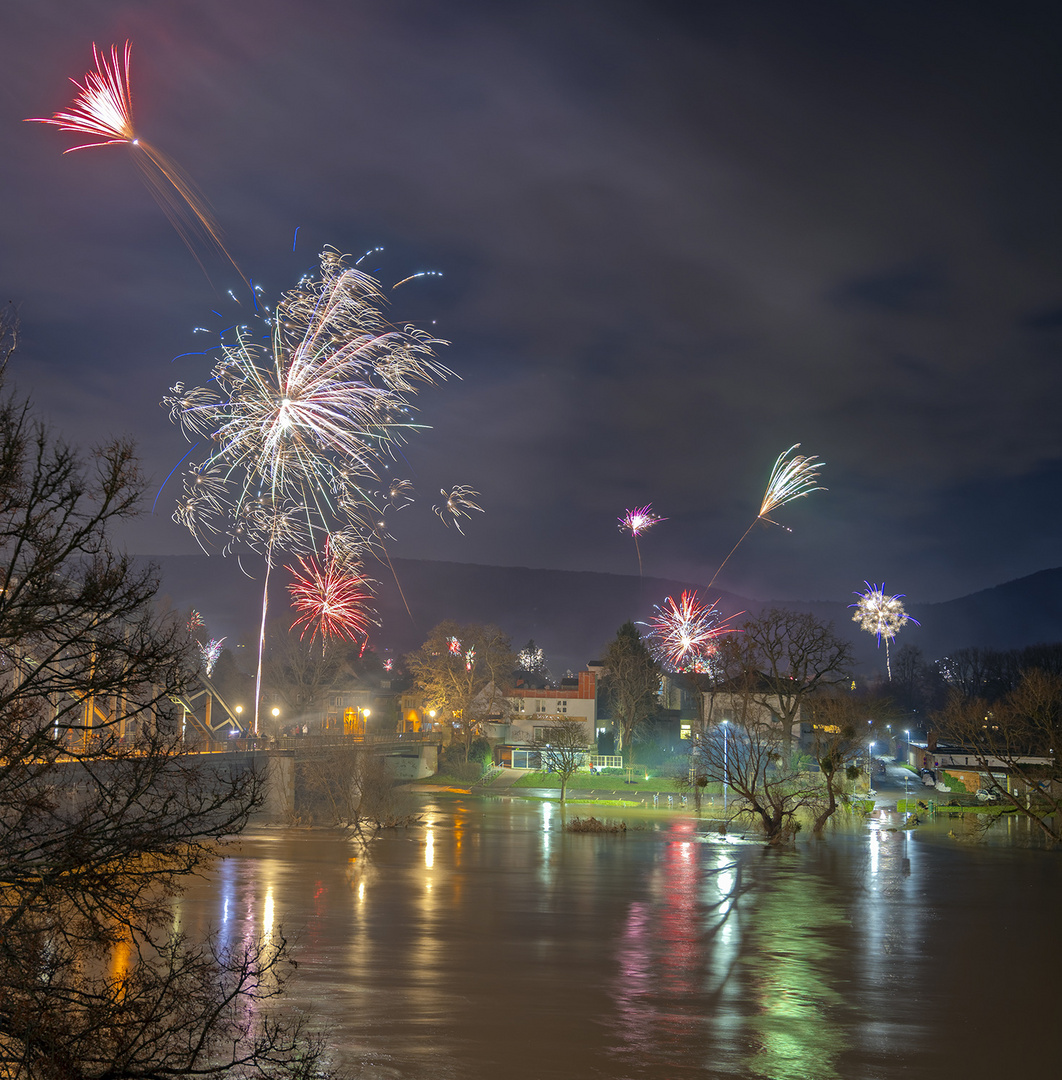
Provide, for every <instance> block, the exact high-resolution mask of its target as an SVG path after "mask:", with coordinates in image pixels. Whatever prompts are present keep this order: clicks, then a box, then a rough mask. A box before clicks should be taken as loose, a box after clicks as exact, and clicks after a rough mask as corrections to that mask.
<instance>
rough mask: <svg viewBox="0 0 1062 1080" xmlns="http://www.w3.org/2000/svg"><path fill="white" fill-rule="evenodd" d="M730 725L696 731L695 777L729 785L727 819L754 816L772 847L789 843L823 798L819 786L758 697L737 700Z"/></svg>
mask: <svg viewBox="0 0 1062 1080" xmlns="http://www.w3.org/2000/svg"><path fill="white" fill-rule="evenodd" d="M732 712H733V713H734V715H733V716H732V717H731V718H729V719H728V720H727V721H726V723H725V724H723V723H720V724H714V725H712V726H711V727H709V728H707V729H705V730H704V731H701V732H696V733H695V734H694V736H693V738H692V740H691V746H690V774H691V775H692V776H693V777H694V778H695V781H696V780H697V779H703V782H704V783H718V784H721V785H725V787H726V792H727V796H728V816H729V817H730V818H731V819H733V818H735V817H738V816H740V815H747V816H749V817H751V818H752V819H753V820H754V821H755V822H756V823H757V824H758V825H759V827H760V829H761V830H762V832H763V835H764V838H765V839H766V840H767V843H769V844H771V845H777V844H784V843H788V842H789V841H790V840H792V839H793V838H794V837H795V836H796V833H797V831H798V830H799V828H800V823H799V820H798V818H799V816H800V814H801V813H802V812H803V811H804V810H805V809H806V808H808V807H810V806H812V805H813V804H814V803H815V802H816V800H817V799H818V797H819V790H820V789H819V785H818V784H817V783H816V782H815V781H813V780H812V779H811V777H810V776H809V775H808V774H807V773H806V772H802V771H800V770H798V769H797V768H795V767H794V766H793V764H792V760H793V759H792V755H790V754H787V753H786V752H785V749H784V747H783V741H784V739H785V737H784V736H783V734H782V733H781V732H780V731H779V729H778V725H777V724H775V723H773V722H772V721H771V719H770V717H769V714H767V715H766V716H765V714H764V713H763V711H762V710H761V709H760V708H759V707H758V705H757V703H756V701H755V699H754V697H753V696H752V695H751V694H749V695H747V696H744V697H740V696H739V697H736V698H735V699H734V704H733V707H732Z"/></svg>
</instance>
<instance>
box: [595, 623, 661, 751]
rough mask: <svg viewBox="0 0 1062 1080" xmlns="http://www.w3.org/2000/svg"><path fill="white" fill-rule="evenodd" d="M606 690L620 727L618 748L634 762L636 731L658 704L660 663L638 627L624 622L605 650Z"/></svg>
mask: <svg viewBox="0 0 1062 1080" xmlns="http://www.w3.org/2000/svg"><path fill="white" fill-rule="evenodd" d="M604 665H605V692H606V694H607V695H608V698H609V701H610V703H611V705H612V709H613V712H614V714H615V720H616V722H617V724H618V727H619V735H620V738H619V749H620V751H621V752H622V753H624V754H626V756H627V764H628V765H630V764H633V762H634V734H635V731H636V730H637V728H638V726H639V725H640V724H641V723H643V722H644V721H645V720H647V719H648V718H649V717H650V716H651V715H652V714H653V711H654V709H655V708H656V694H657V691H658V690H659V688H660V675H661V669H660V665H659V664H658V663H657V662H656V660H654V659H653V655H652V653H651V652H650V651H649V649H648V648H647V647H646V645H645V642H644V641H642V636H641V634H639V633H638V627H636V626H635V625H634V623H633V622H629V621H628V622H625V623H624V624H623V625H622V626H621V627H620V628H619V631H618V632H617V634H616V636H615V638H613V640H612V641H611V642H609V645H608V648H607V649H606V650H605V656H604Z"/></svg>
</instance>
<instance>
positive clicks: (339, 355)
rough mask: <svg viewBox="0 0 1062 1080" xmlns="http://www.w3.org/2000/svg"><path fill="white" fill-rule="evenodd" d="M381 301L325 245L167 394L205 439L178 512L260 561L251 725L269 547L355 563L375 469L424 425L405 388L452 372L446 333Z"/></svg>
mask: <svg viewBox="0 0 1062 1080" xmlns="http://www.w3.org/2000/svg"><path fill="white" fill-rule="evenodd" d="M384 303H385V300H384V296H383V293H382V291H381V289H380V287H379V285H378V283H377V282H376V281H375V279H374V278H372V277H370V276H369V275H368V274H365V273H363V272H361V271H360V270H357V269H354V268H351V267H348V266H347V265H346V263H345V262H344V258H343V256H342V255H340V254H339V253H338V252H337V251H335V250H334V249H332V248H327V249H326V250H325V251H324V252H323V253H322V255H321V264H320V274H319V275H318V276H316V277H312V276H309V275H307V276H306V277H304V278H303V279H302V280H301V281H300V282H299V283H298V285H297V286H296V287H295V288H293V289H291V290H289V291H288V292H286V293H285V294H284V295H283V296H282V297H281V300H280V302H279V303H278V304H277V307H276V311H275V312H271V311H270V310H269V309H268V308H266V307H263V308H262V309H261V310H260V311H259V314H258V318H259V320H260V323H261V324H262V325H261V327H260V328H259V329H257V330H252V329H251V328H250V327H249V326H237V327H234V328H232V329H231V330H230V331H229V332H228V336H227V337H224V338H223V339H222V343H221V347H220V351H219V354H218V357H217V362H216V363H215V366H214V370H213V373H212V375H213V384H212V385H211V386H210V387H205V388H194V389H192V390H188V389H186V388H185V387H184V385H183V384H182V383H179V384H177V385H176V386H174V387H173V389H172V390H171V392H170V395H169V396H167V397H166V398H164V399H163V402H162V404H163V407H165V408H167V409H169V411H170V415H171V418H172V419H174V421H175V422H177V423H179V424H180V425H181V428H182V430H183V431H184V432H185V434H186V437H189V438H191V437H192V435H194V434H198V435H200V436H202V437H203V438H204V441H205V445H207V446H209V451H208V455H207V457H206V458H205V459H204V460H203V461H200V462H197V463H195V464H193V465H191V466H190V467H189V468H188V471H187V475H186V477H185V487H184V493H183V495H182V498H181V500H180V501H179V502H178V507H177V511H176V513H175V515H174V517H175V520H177V521H178V522H179V523H180V524H183V525H184V526H185V527H187V528H188V529H189V530H190V531H191V532H192V534H193V535H194V536H195V537H196V539H197V541H199V543H200V544H201V545H202V546H204V548H205V547H206V546H208V545H209V544H210V543H212V541H213V538H214V537H215V536H220V535H222V534H224V536H225V537H226V538H227V542H226V544H225V546H224V551H225V553H226V554H231V553H238V552H239V551H241V550H243V549H248V548H249V549H251V550H254V551H257V552H259V553H260V554H262V555H263V556H264V558H265V575H264V584H263V592H262V624H261V629H260V633H259V663H258V676H257V679H256V688H255V731H256V732H257V730H258V712H259V705H260V697H261V670H262V652H263V649H264V643H265V620H266V614H267V607H268V590H269V578H270V574H271V571H272V567H273V562H274V555H275V553H276V552H278V551H282V550H288V551H292V552H294V553H295V554H297V555H302V554H308V553H311V552H317V551H320V550H321V549H322V547H323V544H324V542H325V538H326V537H328V536H333V543H334V544H339V545H341V546H342V547H343V549H344V550H343V555H344V557H346V558H347V559H348V560H349V559H351V558H353V557H354V556H356V555H358V554H360V553H362V552H365V551H368V550H371V549H376V548H379V547H380V545H381V543H382V537H383V535H384V534H383V532H382V530H381V529H380V527H379V526H380V518H381V508H380V506H379V505H378V504H379V503H380V502H381V495H382V493H379V492H378V489H379V480H380V473H381V472H382V471H383V468H384V464H385V461H386V460H387V459H388V458H389V457H390V456H391V453H392V450H393V448H395V447H397V446H398V445H400V444H401V443H402V442H403V441H404V440H405V438H406V437H407V436H408V435H409V433H411V432H413V431H416V430H418V429H420V428H422V427H423V425H421V424H417V423H414V422H412V421H411V420H410V419H409V414H410V398H411V396H412V395H413V394H414V393H415V390H416V385H417V384H423V383H429V384H433V383H436V382H439V381H442V380H443V379H445V378H446V377H447V376H448V375H449V374H450V372H449V371H448V370H447V369H446V368H445V367H443V366H442V365H441V364H440V363H439V362H438V361H437V360H436V358H435V352H434V350H435V347H436V346H439V345H443V344H445V342H443V341H441V340H439V339H437V338H433V337H431V336H430V335H428V334H426V333H424V332H422V331H420V330H417V329H415V328H414V327H412V326H408V325H407V326H404V327H402V328H397V327H395V326H393V325H392V324H390V323H388V322H387V320H386V319H385V318H384V315H383V313H382V306H383V304H384ZM263 328H264V330H265V331H266V332H265V333H263V332H262V329H263ZM263 339H264V343H263ZM455 491H457V492H458V494H459V496H462V497H464V492H470V489H455ZM390 494H391V489H389V491H388V495H390ZM406 494H408V492H407V490H406V488H405V487H401V486H400V487H399V488H398V489H397V490H396V491H395V497H396V499H397V498H398V497H399V496H400V495H402V496H404V495H406ZM472 494H474V493H472ZM462 507H463V508H464V509H470V508H474V509H479V508H478V507H472V506H469V505H468V504H467V502H465V503H463V504H462ZM338 554H339V551H338V548H337V555H338Z"/></svg>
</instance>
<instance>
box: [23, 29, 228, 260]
mask: <svg viewBox="0 0 1062 1080" xmlns="http://www.w3.org/2000/svg"><path fill="white" fill-rule="evenodd" d="M131 58H132V44H131V43H130V42H129V41H127V42H126V43H125V49H124V50H123V51H122V53H121V54H119V51H118V46H117V45H112V46H111V52H110V58H108V56H107V53H106V51H104V50H101V49H97V48H96V44H95V42H93V45H92V59H93V61H94V62H95V64H96V68H95V70H94V71H90V72H88V73H87V74H86V75H85V80H84V82H83V83H79V82H78V81H77V80H76V79H71V80H70V81H71V82H72V83H73V84H74V86H76V87H77V90H78V92H77V94H76V95H75V96H74V101H73V103H72V104H71V106H70V108H69V110H66V111H63V112H57V113H55V114H53V115H52V116H50V117H42V116H31V117H27V122H28V123H34V124H51V125H52V126H54V127H57V128H59V130H60V131H71V132H75V133H77V134H79V135H88V136H90V137H92V138H93V140H94V141H93V142H87V143H81V144H79V145H78V146H71V147H68V148H67V149H66V150H64V151H63V153H64V154H69V153H72V152H73V151H74V150H88V149H90V148H91V147H94V146H114V145H116V144H119V143H125V144H126V145H127V146H128V147H129V148H130V150H131V151H132V152H133V162H134V164H135V165H136V167H137V169H138V170H139V171H140V175H141V177H142V178H143V180H144V182H145V184H146V185H147V187H148V189H149V190H150V191H151V194H152V195H153V196H154V198H155V201H156V202H157V203H158V204H159V206H160V207H161V209H162V211H163V213H164V214H165V215H166V217H167V218H168V219H169V221H170V224H171V225H173V227H174V229H176V230H177V233H178V235H179V236H180V237H181V239H182V240H183V241H184V243H185V244H186V245H187V247H188V250H189V251H191V253H192V255H193V257H194V258H195V260H196V262H198V263H199V265H200V267H202V268H203V272H204V273H206V268H205V267H203V264H202V261H201V260H200V258H199V256H198V255H197V254H196V250H195V246H194V243H193V242H194V240H196V239H197V238H198V237H203V238H206V239H209V240H210V241H212V242H213V244H214V245H215V246H216V247H217V249H218V251H220V252H221V254H222V255H224V256H225V258H226V259H228V261H229V262H230V263H232V265H233V267H235V269H236V272H237V273H238V274H239V275H240V277H241V278H242V277H243V272H242V271H241V270H240V268H239V266H237V265H236V262H235V260H234V259H233V257H232V256H231V255H230V254H229V253H228V251H227V250H226V249H225V245H224V244H223V243H222V242H221V234H220V229H219V228H218V225H217V223H216V222H215V221H214V219H213V218H212V216H211V214H210V212H209V210H208V209H207V206H206V202H205V200H204V198H203V196H202V195H201V194H200V192H199V191H198V190H197V189H196V186H195V184H194V183H193V182H192V181H191V179H190V178H189V177H188V176H187V175H186V174H185V173H184V171H183V170H182V169H181V168H180V166H178V165H177V163H176V162H174V161H172V160H171V159H170V158H168V157H167V156H166V155H165V154H164V153H163V152H162V151H161V150H159V149H158V148H157V147H155V146H152V145H151V144H150V143H148V142H146V141H145V140H143V139H141V138H140V137H139V136H138V135H137V134H136V131H135V129H134V126H133V96H132V91H131V89H130V85H131V84H130V81H129V67H130V60H131ZM175 196H177V197H175Z"/></svg>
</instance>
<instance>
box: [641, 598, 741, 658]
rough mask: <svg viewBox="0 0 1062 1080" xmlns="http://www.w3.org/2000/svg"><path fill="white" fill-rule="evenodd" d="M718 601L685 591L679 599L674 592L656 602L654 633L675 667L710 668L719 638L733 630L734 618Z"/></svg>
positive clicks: (661, 650) (656, 643)
mask: <svg viewBox="0 0 1062 1080" xmlns="http://www.w3.org/2000/svg"><path fill="white" fill-rule="evenodd" d="M736 617H737V616H734V615H731V616H728V617H725V618H724V616H723V614H722V612H720V610H719V608H717V607H716V606H715V604H702V603H701V602H700V600H698V599H697V594H696V593H695V592H688V591H687V592H684V593H683V594H682V598H681V599H680V600H679V601H678V602H677V603H676V602H675V601H674V600H673V599H672V598H671V597H670V596H669V597H667V599H666V600H665V601H664V602H663V604H657V605H656V614H655V615H654V616H653V617H652V619H650V620H649V627H650V635H651V637H652V639H653V644H654V646H655V651H656V653H657V655H658V656H659V658H660V660H661V661H662V662H663V663H664V664H665V665H666V666H667V667H669V668H671V669H672V670H673V671H706V670H708V669H709V668H710V667H711V664H710V658H711V654H712V652H713V651H714V650H715V639H716V638H718V637H721V636H722V635H723V634H728V633H731V631H732V627H731V626H730V621H731V619H734V618H736Z"/></svg>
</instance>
